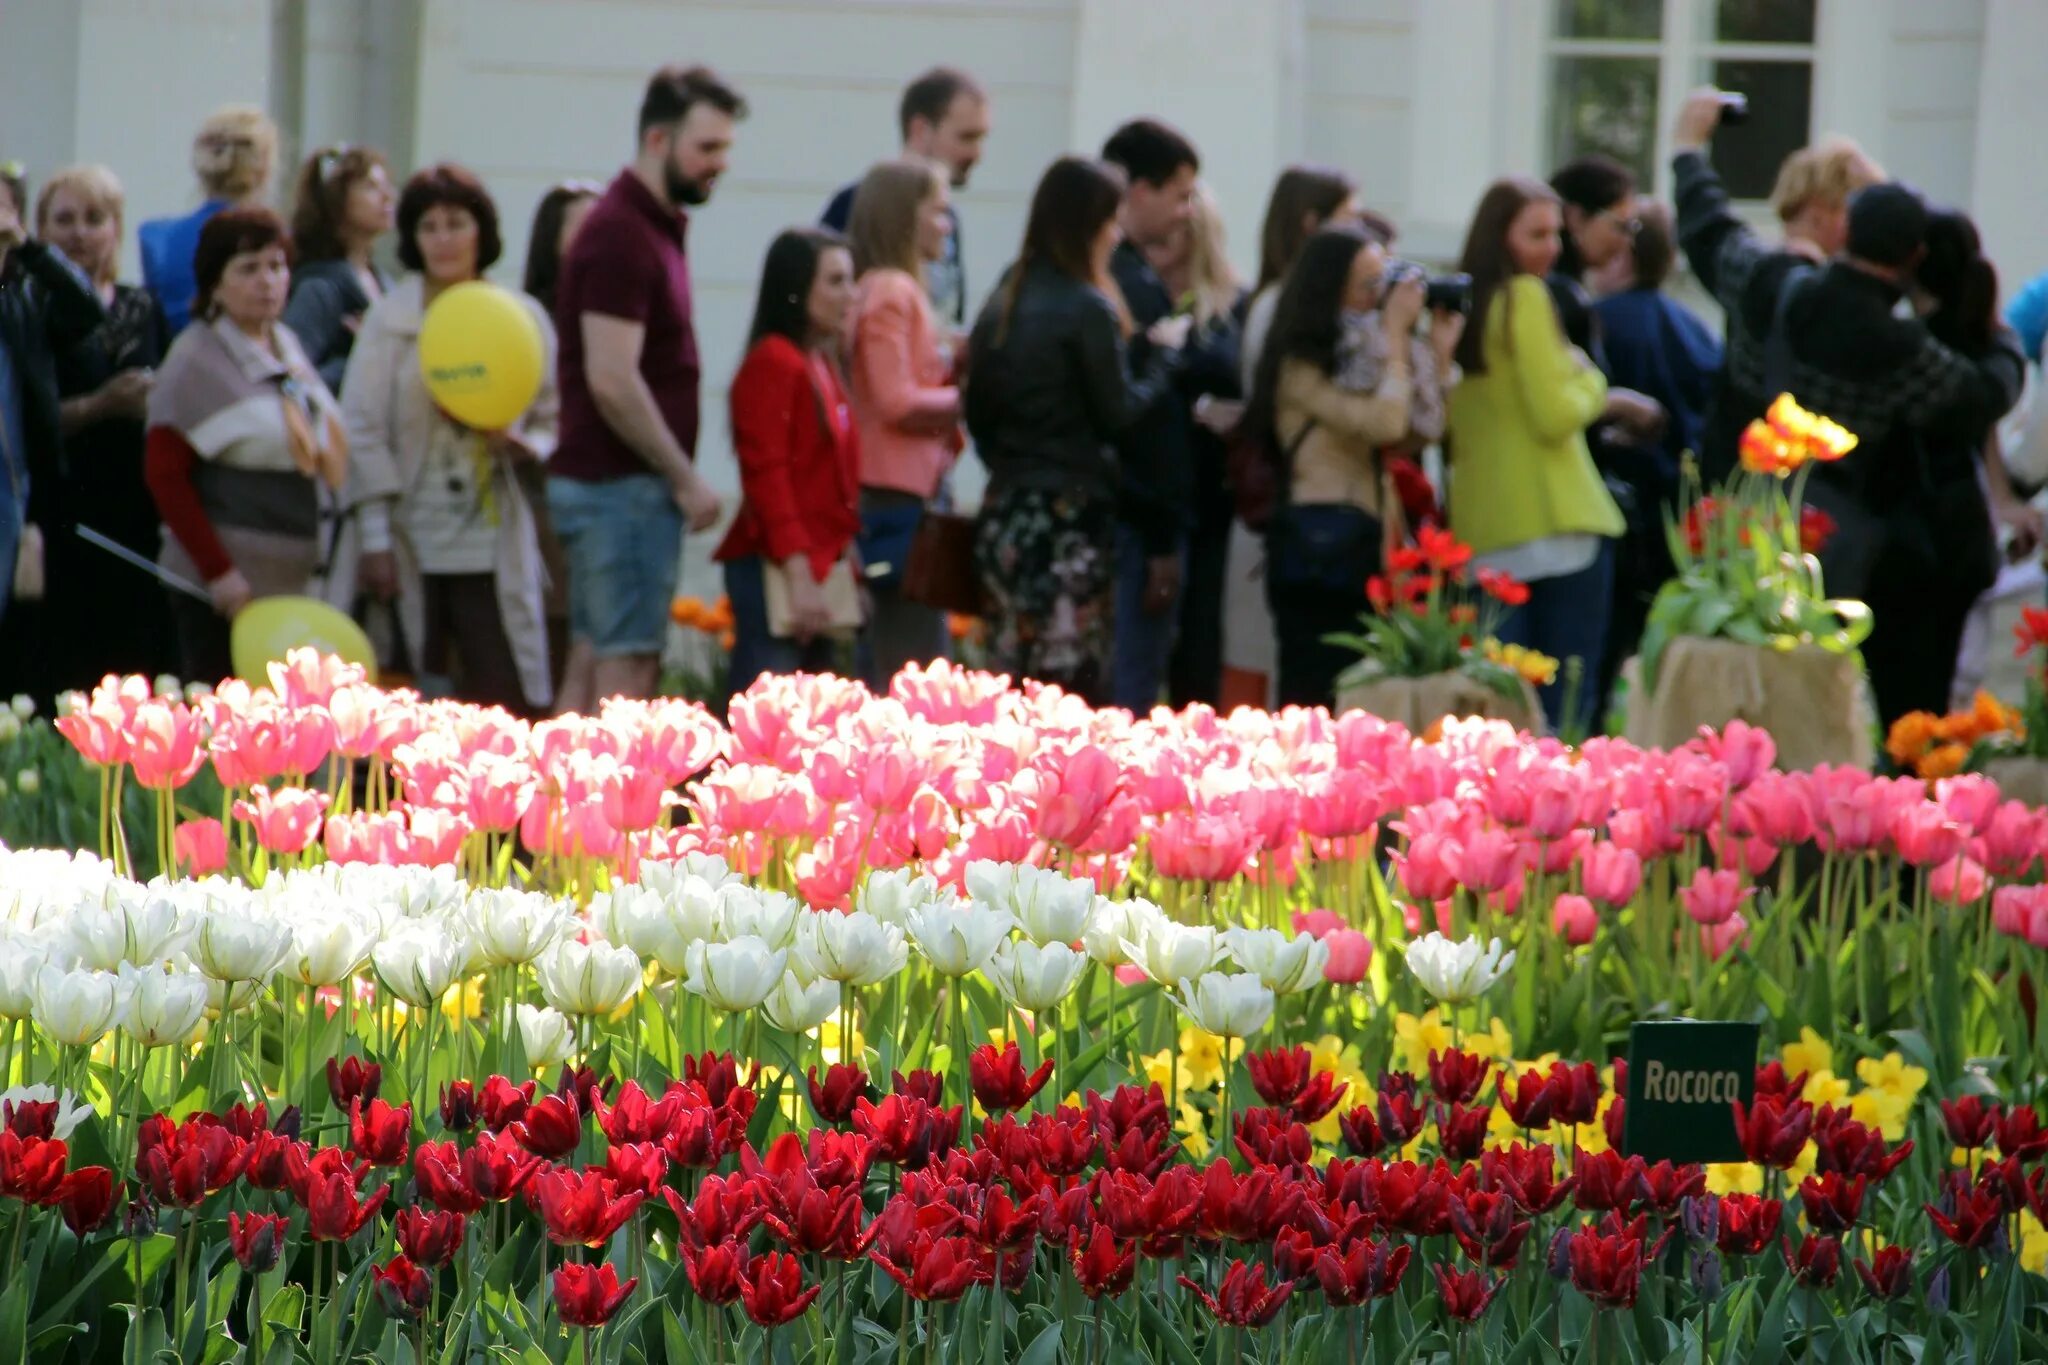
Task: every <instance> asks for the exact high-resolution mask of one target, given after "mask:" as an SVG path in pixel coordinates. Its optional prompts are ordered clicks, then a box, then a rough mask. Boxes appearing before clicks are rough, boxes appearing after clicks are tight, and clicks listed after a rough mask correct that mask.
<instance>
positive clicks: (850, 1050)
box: [818, 1015, 868, 1063]
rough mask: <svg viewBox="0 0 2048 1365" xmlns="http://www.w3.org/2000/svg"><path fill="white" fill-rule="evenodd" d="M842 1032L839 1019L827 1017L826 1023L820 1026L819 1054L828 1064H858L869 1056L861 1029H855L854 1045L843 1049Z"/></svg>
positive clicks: (831, 1016) (834, 1016)
mask: <svg viewBox="0 0 2048 1365" xmlns="http://www.w3.org/2000/svg"><path fill="white" fill-rule="evenodd" d="M841 1032H842V1030H841V1029H840V1027H839V1019H838V1017H837V1016H836V1015H828V1016H826V1018H825V1022H824V1023H822V1024H820V1025H818V1052H819V1054H820V1055H821V1056H822V1057H823V1058H824V1059H825V1061H827V1062H848V1063H858V1062H859V1061H860V1060H861V1058H863V1057H864V1056H866V1054H867V1047H868V1044H867V1039H866V1038H865V1037H863V1036H862V1035H861V1031H860V1029H858V1028H855V1029H854V1030H853V1036H852V1043H853V1045H852V1046H851V1047H842V1046H841V1045H840V1041H839V1040H840V1034H841Z"/></svg>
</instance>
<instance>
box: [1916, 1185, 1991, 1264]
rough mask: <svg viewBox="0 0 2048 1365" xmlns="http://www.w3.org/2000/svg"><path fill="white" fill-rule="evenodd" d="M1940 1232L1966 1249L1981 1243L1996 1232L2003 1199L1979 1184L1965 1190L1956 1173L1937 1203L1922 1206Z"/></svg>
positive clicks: (1988, 1240)
mask: <svg viewBox="0 0 2048 1365" xmlns="http://www.w3.org/2000/svg"><path fill="white" fill-rule="evenodd" d="M1926 1209H1927V1216H1928V1217H1929V1218H1931V1219H1933V1220H1934V1226H1935V1228H1936V1229H1937V1230H1938V1231H1940V1233H1941V1235H1942V1236H1944V1237H1946V1238H1948V1239H1949V1240H1950V1241H1951V1242H1954V1243H1955V1244H1956V1245H1957V1246H1959V1247H1963V1248H1965V1249H1966V1250H1970V1251H1975V1250H1977V1249H1978V1248H1979V1247H1982V1246H1984V1245H1985V1244H1987V1243H1988V1242H1990V1240H1991V1239H1992V1237H1993V1236H1995V1235H1996V1234H1997V1232H1998V1229H1999V1225H2000V1222H2001V1221H2002V1220H2003V1219H2004V1217H2005V1212H2006V1210H2005V1201H2004V1200H2003V1199H2002V1198H2001V1197H2000V1196H1999V1194H1998V1192H1997V1191H1996V1190H1995V1189H1987V1188H1985V1187H1984V1186H1982V1185H1979V1186H1978V1187H1977V1188H1976V1189H1974V1190H1973V1189H1969V1188H1968V1187H1966V1186H1965V1185H1964V1183H1963V1179H1962V1175H1961V1173H1960V1172H1958V1173H1957V1174H1956V1175H1955V1176H1954V1177H1952V1178H1951V1181H1950V1183H1949V1185H1948V1187H1947V1189H1946V1190H1945V1191H1944V1192H1943V1194H1942V1200H1941V1204H1940V1205H1935V1204H1928V1205H1926Z"/></svg>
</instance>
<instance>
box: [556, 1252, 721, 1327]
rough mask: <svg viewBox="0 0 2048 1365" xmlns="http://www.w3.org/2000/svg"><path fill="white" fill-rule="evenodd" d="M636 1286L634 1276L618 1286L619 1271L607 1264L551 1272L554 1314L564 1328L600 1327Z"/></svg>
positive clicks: (637, 1281) (637, 1280)
mask: <svg viewBox="0 0 2048 1365" xmlns="http://www.w3.org/2000/svg"><path fill="white" fill-rule="evenodd" d="M639 1283H640V1280H639V1277H638V1276H635V1277H634V1278H633V1279H630V1280H628V1281H626V1282H625V1283H624V1284H620V1283H619V1272H618V1271H616V1270H614V1269H612V1267H611V1264H610V1263H609V1262H607V1263H605V1264H604V1265H598V1266H590V1265H577V1264H573V1263H572V1264H569V1265H565V1266H563V1267H562V1268H561V1269H560V1270H557V1271H556V1272H555V1311H557V1312H558V1313H560V1314H561V1315H562V1325H563V1326H565V1327H585V1328H596V1327H602V1326H604V1325H605V1324H606V1323H608V1322H610V1321H611V1320H612V1315H613V1314H615V1313H617V1312H618V1311H619V1309H620V1307H621V1306H623V1305H624V1304H625V1302H626V1300H627V1299H629V1298H631V1297H632V1295H633V1288H634V1286H636V1285H638V1284H639ZM728 1302H729V1300H728Z"/></svg>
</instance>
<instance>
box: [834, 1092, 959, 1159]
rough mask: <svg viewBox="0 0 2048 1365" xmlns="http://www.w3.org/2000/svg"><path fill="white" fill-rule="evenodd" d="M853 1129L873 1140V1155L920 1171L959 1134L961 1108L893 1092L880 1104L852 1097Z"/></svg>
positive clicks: (949, 1146) (947, 1147)
mask: <svg viewBox="0 0 2048 1365" xmlns="http://www.w3.org/2000/svg"><path fill="white" fill-rule="evenodd" d="M853 1129H854V1131H855V1132H856V1133H859V1134H860V1135H861V1136H862V1137H864V1138H867V1139H868V1140H869V1141H870V1142H872V1143H873V1144H874V1157H875V1160H877V1161H885V1162H887V1163H889V1164H890V1165H892V1166H900V1167H901V1168H902V1169H904V1170H906V1171H921V1170H923V1169H924V1168H925V1167H926V1166H928V1165H929V1164H931V1159H932V1157H933V1156H934V1155H935V1154H938V1153H943V1152H945V1151H946V1150H948V1149H949V1148H951V1147H952V1145H953V1143H954V1141H955V1140H956V1139H957V1138H958V1137H959V1134H960V1110H959V1109H958V1108H953V1109H935V1108H933V1107H932V1106H931V1105H930V1104H928V1103H926V1102H925V1101H924V1100H921V1099H918V1098H916V1097H915V1096H911V1095H903V1094H893V1095H889V1096H886V1097H885V1098H884V1099H883V1100H882V1102H881V1103H880V1104H874V1103H871V1102H870V1101H868V1100H866V1099H859V1100H855V1101H854V1105H853Z"/></svg>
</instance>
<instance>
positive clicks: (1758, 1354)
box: [1749, 1275, 1792, 1365]
mask: <svg viewBox="0 0 2048 1365" xmlns="http://www.w3.org/2000/svg"><path fill="white" fill-rule="evenodd" d="M1791 1313H1792V1277H1791V1276H1789V1275H1788V1276H1786V1277H1785V1278H1784V1279H1782V1280H1780V1281H1778V1288H1777V1291H1776V1292H1775V1293H1773V1294H1772V1295H1771V1301H1770V1302H1769V1303H1767V1304H1765V1305H1764V1315H1763V1317H1762V1318H1761V1319H1760V1320H1759V1321H1758V1322H1757V1325H1756V1347H1755V1349H1753V1350H1752V1351H1751V1352H1750V1356H1749V1365H1778V1362H1779V1361H1780V1360H1783V1359H1784V1358H1785V1330H1786V1325H1787V1323H1788V1322H1789V1321H1790V1319H1791Z"/></svg>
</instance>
